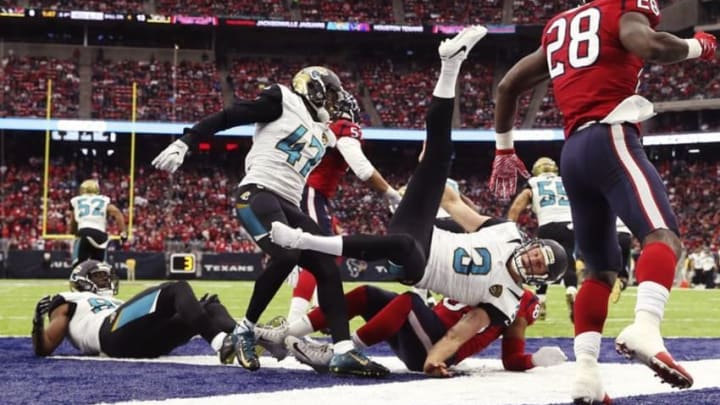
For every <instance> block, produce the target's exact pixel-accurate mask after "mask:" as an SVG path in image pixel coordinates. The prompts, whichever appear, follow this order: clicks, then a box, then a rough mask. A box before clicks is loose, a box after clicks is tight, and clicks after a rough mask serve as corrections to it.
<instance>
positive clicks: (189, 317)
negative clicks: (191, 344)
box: [32, 260, 236, 363]
mask: <svg viewBox="0 0 720 405" xmlns="http://www.w3.org/2000/svg"><path fill="white" fill-rule="evenodd" d="M70 286H71V289H72V290H73V292H62V293H59V294H57V295H55V296H53V297H52V298H51V297H50V296H49V295H48V296H45V297H43V298H42V299H40V301H38V303H37V306H36V307H35V316H34V317H33V329H32V342H33V348H34V350H35V354H37V355H38V356H48V355H50V354H52V353H53V352H54V351H55V349H56V348H57V347H58V346H59V345H60V343H62V341H63V339H65V338H66V337H67V338H68V340H69V341H70V343H72V345H73V346H75V347H76V348H77V349H78V350H80V351H81V352H82V353H83V354H88V355H100V354H102V355H106V356H109V357H133V358H152V357H158V356H162V355H166V354H168V353H170V351H172V350H173V349H174V348H176V347H178V346H181V345H183V344H185V343H187V342H188V341H189V340H190V338H192V337H193V336H195V335H197V334H199V335H201V336H202V337H203V339H205V340H206V341H207V342H208V343H209V344H210V346H211V347H212V348H213V349H214V350H215V351H216V352H218V353H219V356H220V361H221V362H223V363H226V362H227V361H226V360H227V358H230V359H232V356H234V347H232V346H231V345H223V339H224V338H225V336H226V335H227V333H229V332H232V330H233V329H234V328H235V325H236V323H235V320H234V319H233V318H232V317H231V316H230V314H229V313H228V311H227V309H225V307H224V306H223V305H222V304H221V303H220V301H219V300H218V298H217V296H216V295H211V296H207V294H206V296H205V297H203V298H202V299H201V300H200V301H198V300H197V299H196V298H195V294H194V293H193V290H192V288H191V287H190V285H189V284H188V283H187V282H186V281H170V282H166V283H162V284H160V285H158V286H155V287H150V288H148V289H146V290H144V291H142V292H140V293H139V294H137V295H135V296H134V297H133V298H131V299H130V300H129V301H127V302H125V303H123V302H122V301H119V300H117V299H115V298H113V295H114V294H113V285H112V280H111V277H110V266H109V265H108V264H107V263H103V262H99V261H96V260H87V261H84V262H82V263H80V264H79V265H78V266H76V267H75V269H73V272H72V274H71V275H70ZM46 314H48V315H49V318H50V322H49V323H48V325H47V327H45V325H44V323H45V315H46Z"/></svg>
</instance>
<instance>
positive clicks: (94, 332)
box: [60, 292, 122, 354]
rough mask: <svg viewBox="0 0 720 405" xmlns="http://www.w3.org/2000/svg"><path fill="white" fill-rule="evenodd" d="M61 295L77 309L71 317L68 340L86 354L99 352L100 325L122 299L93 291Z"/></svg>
mask: <svg viewBox="0 0 720 405" xmlns="http://www.w3.org/2000/svg"><path fill="white" fill-rule="evenodd" d="M60 295H61V296H62V297H63V298H64V299H65V301H66V302H69V303H73V304H75V311H73V312H72V316H71V317H70V327H69V328H68V340H69V341H70V343H72V345H73V346H75V347H76V348H78V349H79V350H80V351H81V352H83V353H85V354H99V353H100V352H101V348H100V327H101V326H102V324H103V321H105V318H106V317H107V316H108V315H110V314H111V313H113V312H115V310H116V309H117V308H118V307H119V306H120V305H121V304H122V301H119V300H116V299H114V298H111V297H102V296H100V295H97V294H94V293H91V292H67V293H60Z"/></svg>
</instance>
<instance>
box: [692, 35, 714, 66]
mask: <svg viewBox="0 0 720 405" xmlns="http://www.w3.org/2000/svg"><path fill="white" fill-rule="evenodd" d="M693 38H695V39H697V40H698V42H700V47H701V48H702V53H701V54H700V59H702V60H713V59H715V52H717V39H716V38H715V35H712V34H708V33H707V32H703V31H699V32H696V33H695V35H693Z"/></svg>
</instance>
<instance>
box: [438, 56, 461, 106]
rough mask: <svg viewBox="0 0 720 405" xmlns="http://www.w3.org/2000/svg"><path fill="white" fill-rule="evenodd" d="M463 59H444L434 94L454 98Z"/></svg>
mask: <svg viewBox="0 0 720 405" xmlns="http://www.w3.org/2000/svg"><path fill="white" fill-rule="evenodd" d="M461 65H462V61H461V60H444V61H442V66H441V68H440V77H439V78H438V81H437V83H436V84H435V89H434V90H433V93H432V94H433V96H435V97H440V98H454V97H455V84H456V82H457V77H458V74H460V66H461Z"/></svg>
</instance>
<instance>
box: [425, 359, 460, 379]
mask: <svg viewBox="0 0 720 405" xmlns="http://www.w3.org/2000/svg"><path fill="white" fill-rule="evenodd" d="M423 371H424V372H425V374H427V375H429V376H431V377H438V378H448V377H452V376H453V374H452V372H450V370H448V367H447V365H446V364H445V362H442V361H441V362H428V361H426V362H425V365H424V366H423Z"/></svg>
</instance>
